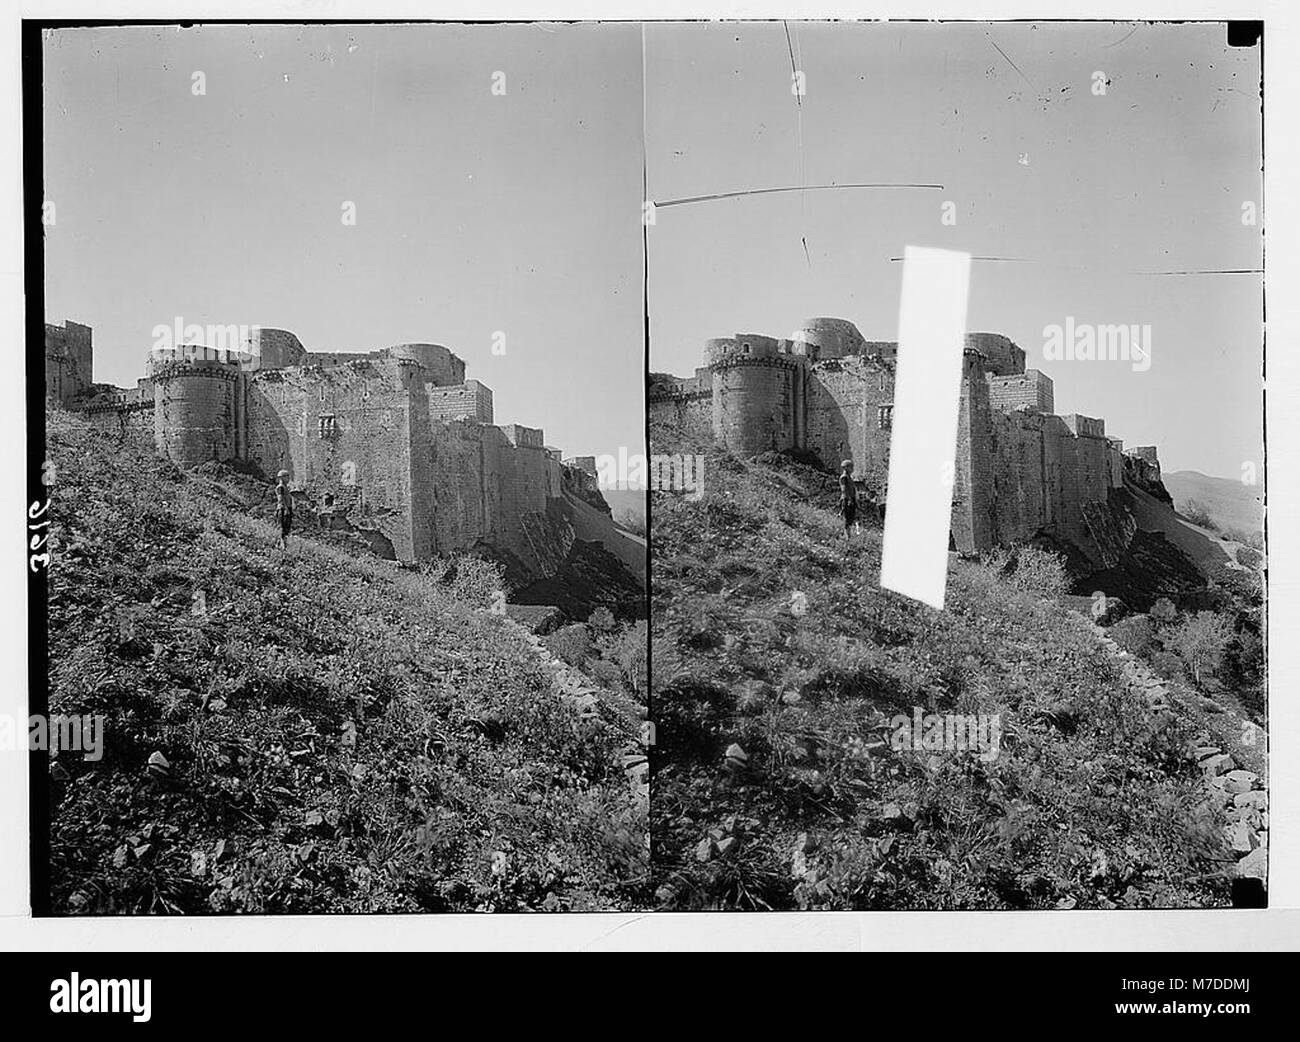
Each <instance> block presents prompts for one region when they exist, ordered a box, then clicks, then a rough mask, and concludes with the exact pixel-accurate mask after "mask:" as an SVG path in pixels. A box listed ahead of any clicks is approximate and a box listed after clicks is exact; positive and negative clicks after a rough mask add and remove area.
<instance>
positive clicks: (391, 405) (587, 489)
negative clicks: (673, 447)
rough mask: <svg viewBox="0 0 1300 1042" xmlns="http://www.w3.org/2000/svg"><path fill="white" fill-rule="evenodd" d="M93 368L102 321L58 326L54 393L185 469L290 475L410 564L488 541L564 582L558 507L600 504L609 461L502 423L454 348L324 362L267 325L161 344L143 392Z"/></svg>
mask: <svg viewBox="0 0 1300 1042" xmlns="http://www.w3.org/2000/svg"><path fill="white" fill-rule="evenodd" d="M226 328H229V329H232V330H233V329H236V328H238V327H226ZM92 367H93V348H92V333H91V329H90V328H89V327H88V326H84V325H80V324H78V323H76V322H65V323H64V324H63V325H62V326H56V325H51V324H48V323H47V324H46V326H45V377H46V395H47V398H49V399H50V400H52V401H57V402H59V403H60V404H62V405H63V406H65V407H66V408H70V409H74V410H76V411H78V412H79V413H81V414H83V415H85V416H86V417H88V418H89V419H90V420H91V422H92V423H94V424H95V425H96V426H98V427H101V428H103V429H105V430H106V431H111V432H119V431H125V430H128V429H133V428H134V429H139V430H142V431H146V432H148V433H149V434H151V435H152V437H153V439H154V443H155V446H156V448H157V451H158V452H159V454H160V455H163V456H165V457H167V458H168V459H171V460H174V461H175V462H176V463H178V464H180V465H182V466H185V467H194V466H198V465H201V464H205V463H209V462H219V463H231V464H235V465H244V466H246V467H247V468H249V469H251V470H252V471H253V472H254V473H255V474H257V475H258V476H260V477H263V478H265V479H267V480H273V479H274V476H275V475H276V474H277V472H279V471H280V470H287V471H288V472H289V474H290V484H291V487H292V488H293V489H294V492H295V495H296V496H297V497H299V498H300V499H304V498H305V500H306V502H307V504H309V505H310V506H311V507H312V508H313V510H320V511H322V512H323V513H324V514H325V515H327V516H328V517H329V518H330V519H331V523H333V522H334V521H337V522H338V525H337V527H353V526H355V527H356V528H357V529H358V530H360V531H362V532H364V533H368V534H378V536H380V537H382V538H381V543H383V544H387V545H385V546H384V548H385V550H387V549H388V546H391V550H392V555H393V556H395V557H397V558H399V559H401V560H407V561H414V560H425V559H428V558H430V557H432V556H434V555H436V554H439V553H444V552H447V551H453V550H468V549H472V548H474V547H476V546H479V545H484V546H487V547H490V548H492V549H493V550H495V551H497V552H499V553H501V554H502V555H504V556H505V557H506V559H507V560H508V561H509V562H511V563H512V564H514V565H517V566H518V568H519V569H520V574H526V575H532V576H537V575H548V574H551V573H552V572H553V571H554V570H555V567H556V565H557V560H556V558H557V556H558V557H562V556H563V553H564V551H565V549H566V547H565V545H563V544H564V543H565V539H564V533H563V532H561V534H560V538H559V539H558V540H557V538H556V527H557V526H556V524H555V511H554V510H553V509H551V508H552V507H553V506H554V505H555V504H556V502H557V501H558V500H559V499H560V498H561V497H562V494H563V492H564V491H565V490H566V488H567V489H569V490H571V491H574V492H576V493H577V494H578V495H579V496H581V497H582V498H585V499H586V500H587V501H588V502H595V501H596V500H598V499H599V496H598V495H596V494H593V492H594V489H595V481H594V478H592V477H591V475H590V470H593V469H594V468H588V467H585V466H583V465H582V463H581V462H576V463H575V462H573V461H570V462H571V463H572V464H573V465H566V464H565V463H564V461H562V459H561V454H560V451H559V450H558V449H554V448H551V447H549V446H547V445H546V444H545V442H544V438H543V434H542V431H541V430H539V429H536V428H531V427H523V426H520V425H518V424H510V425H506V426H498V425H497V424H496V423H495V422H494V419H493V414H492V392H491V390H489V389H488V388H487V387H485V386H484V385H483V384H481V383H479V382H478V381H477V380H467V379H466V378H465V363H464V362H463V361H462V360H461V359H460V358H458V357H457V356H456V355H454V354H453V353H452V352H451V351H450V350H448V349H447V348H446V347H443V346H441V345H439V344H424V343H420V344H400V345H397V346H393V347H387V348H383V349H381V350H375V351H361V352H330V353H318V352H311V351H308V350H307V349H306V348H305V347H303V345H302V344H301V343H300V342H299V340H298V338H297V337H296V336H294V334H293V333H290V332H287V331H285V330H282V329H270V328H261V327H256V326H254V327H250V328H249V329H248V331H247V332H245V333H244V334H243V335H242V340H241V341H240V342H239V343H238V345H237V346H232V347H231V348H230V349H225V348H221V349H212V348H209V347H203V346H198V345H183V346H181V347H177V348H167V349H155V350H154V351H152V352H151V353H150V359H149V365H148V368H147V375H146V376H145V377H143V378H142V379H140V380H138V381H137V386H136V387H134V388H129V389H123V388H118V387H113V386H111V385H105V384H95V383H93V382H92V380H91V376H92ZM599 505H601V506H603V500H602V501H600V504H599ZM603 509H604V510H605V511H606V512H608V507H607V506H605V507H603ZM560 527H561V528H563V525H562V524H561V525H560ZM568 535H569V537H570V539H571V536H572V531H571V529H570V530H569V532H568Z"/></svg>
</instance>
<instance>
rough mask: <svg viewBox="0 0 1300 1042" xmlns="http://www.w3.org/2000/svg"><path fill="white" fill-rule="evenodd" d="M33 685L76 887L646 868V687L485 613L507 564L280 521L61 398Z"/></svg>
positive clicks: (182, 893) (340, 898)
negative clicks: (580, 666) (44, 678)
mask: <svg viewBox="0 0 1300 1042" xmlns="http://www.w3.org/2000/svg"><path fill="white" fill-rule="evenodd" d="M47 429H48V440H49V457H50V460H51V462H52V463H53V464H54V467H55V470H54V476H55V482H54V485H53V487H52V489H51V492H52V499H53V506H52V509H51V511H50V516H51V518H52V520H53V529H52V541H51V547H52V550H53V554H54V556H53V563H52V567H51V570H50V583H51V596H50V656H51V661H50V676H49V680H50V689H51V697H50V708H51V711H52V712H56V713H70V714H72V713H75V714H84V713H94V714H103V715H104V717H105V718H106V723H105V751H104V756H103V759H102V760H100V761H98V762H91V761H86V760H83V759H82V758H81V757H79V756H68V755H67V754H64V755H63V756H61V757H59V758H58V760H57V762H56V763H54V764H52V769H51V788H50V807H51V818H52V827H51V834H50V845H51V863H50V875H51V881H52V890H53V892H52V895H51V901H52V907H53V909H54V910H55V911H56V912H65V913H108V914H121V913H177V914H180V913H187V914H194V913H204V912H222V913H229V912H384V911H400V912H421V911H471V910H499V911H522V910H561V909H574V910H592V909H616V908H631V907H636V906H639V905H642V904H644V902H645V900H646V897H647V892H646V891H645V889H644V888H645V880H646V873H647V865H646V850H647V840H646V814H647V793H646V789H645V784H644V777H643V775H642V774H640V773H638V772H637V771H636V769H635V767H636V764H637V762H638V758H639V757H640V758H642V759H643V757H642V755H641V754H642V751H643V746H642V744H641V743H642V735H641V720H640V716H641V714H642V706H641V702H642V701H643V698H644V696H643V695H641V694H638V692H640V691H643V690H644V689H643V686H642V685H641V684H640V682H639V681H638V678H637V677H635V676H627V677H622V676H619V675H617V671H616V670H607V671H606V672H605V673H604V674H603V675H602V677H603V679H602V681H601V682H600V683H599V684H598V683H596V682H594V681H593V680H592V679H591V677H589V676H587V675H585V674H582V673H579V672H578V671H576V670H574V669H572V668H571V667H570V666H568V665H566V664H565V663H563V662H561V661H560V660H559V659H557V658H556V657H555V656H554V655H552V654H550V653H549V652H548V651H547V650H546V648H545V647H544V646H542V645H541V644H539V642H538V640H537V638H535V637H534V636H533V635H532V634H531V633H530V632H528V630H526V629H525V628H524V627H522V626H520V625H519V624H518V623H516V622H514V621H512V620H511V619H510V618H509V617H507V616H506V615H504V614H496V613H494V611H493V605H494V604H495V603H496V598H495V597H494V594H495V592H496V590H497V589H498V588H499V587H500V582H501V577H500V574H499V572H498V571H497V570H496V569H495V568H493V567H491V566H490V565H489V564H486V563H484V562H478V561H475V560H474V559H472V558H468V559H464V560H463V561H461V562H458V567H456V568H454V569H444V570H442V571H441V572H430V573H420V572H415V571H406V570H400V569H398V568H396V567H395V566H394V565H393V564H392V563H390V562H385V561H383V560H380V559H378V558H376V557H374V556H373V555H369V554H368V553H366V554H364V555H363V556H359V555H358V552H357V550H358V549H359V548H357V547H353V546H351V545H349V544H348V543H347V538H348V537H347V535H346V534H344V535H343V536H341V537H339V538H341V539H343V540H344V541H343V542H338V541H337V540H336V541H335V543H334V544H330V543H326V542H323V541H321V540H323V539H325V538H333V537H334V535H336V534H330V533H325V534H321V535H320V538H319V539H318V538H316V535H317V534H316V533H313V536H312V537H311V538H302V537H294V538H293V539H292V545H291V547H290V550H289V552H287V553H286V552H282V551H280V550H279V549H277V547H276V545H275V543H276V535H277V532H276V531H275V530H274V529H273V528H272V526H271V525H270V524H268V523H267V522H266V521H264V520H262V519H261V518H259V517H257V516H253V515H254V514H255V513H256V511H255V510H254V511H253V513H252V514H250V511H249V509H246V508H245V507H244V506H242V505H241V504H243V503H244V500H243V499H241V498H240V497H238V496H235V497H234V498H232V495H231V493H230V490H229V489H228V488H226V487H225V486H224V485H223V484H222V482H220V481H215V480H212V479H211V478H207V477H204V476H203V475H186V474H183V473H182V472H181V471H180V470H178V469H177V468H176V467H175V466H173V465H171V464H169V463H167V462H165V461H162V460H159V459H157V458H156V457H155V456H154V454H153V451H152V446H151V445H149V444H148V443H146V442H136V441H132V440H128V441H126V442H125V443H118V442H117V441H116V439H111V438H105V437H104V436H102V435H100V434H97V433H96V432H94V431H92V430H90V429H89V428H87V427H86V426H84V425H83V424H82V422H81V421H80V420H79V419H77V418H75V417H73V416H69V415H67V414H65V413H63V412H61V411H59V410H53V411H51V412H50V413H49V414H48V416H47Z"/></svg>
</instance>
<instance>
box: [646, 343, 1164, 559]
mask: <svg viewBox="0 0 1300 1042" xmlns="http://www.w3.org/2000/svg"><path fill="white" fill-rule="evenodd" d="M897 357H898V345H897V343H895V342H893V341H885V340H866V339H865V338H864V337H863V336H862V335H861V333H859V332H858V330H857V327H856V326H854V325H853V323H851V322H848V321H847V320H844V319H833V318H815V319H809V320H808V321H807V322H805V323H804V324H803V325H802V326H801V328H800V329H799V331H798V332H797V333H796V334H795V336H794V337H793V338H791V339H789V340H782V339H779V338H776V337H769V336H762V335H760V334H755V333H738V334H736V335H735V336H732V337H723V338H716V339H712V340H707V341H705V346H704V360H705V366H704V367H703V368H701V369H697V370H696V375H695V376H694V377H691V378H684V377H677V376H673V375H671V374H667V373H656V374H653V375H652V376H651V379H650V384H649V388H648V394H647V401H648V405H649V409H650V414H651V417H652V418H653V419H659V420H663V421H667V422H670V423H672V424H674V425H676V426H678V427H681V428H684V429H686V430H687V431H689V432H691V433H692V434H694V435H695V436H697V437H699V438H705V439H711V440H712V441H713V442H714V443H715V444H717V445H719V446H721V447H723V448H725V449H727V450H729V451H731V452H735V453H737V454H739V455H757V454H758V453H761V452H766V451H772V450H775V451H787V450H793V449H799V450H804V451H810V452H812V453H814V454H816V455H817V456H818V457H819V458H820V459H821V460H822V461H823V463H824V464H825V465H827V466H828V467H829V466H833V465H834V464H835V463H836V462H837V461H839V460H841V459H852V460H853V462H854V465H855V473H856V475H857V477H858V479H859V480H860V481H861V482H862V483H863V484H864V485H865V486H866V488H867V489H868V490H870V491H871V492H873V493H874V494H875V495H877V496H879V497H881V498H885V497H886V496H887V492H888V488H887V485H888V474H889V443H890V437H891V432H892V429H893V410H894V377H895V363H896V360H897ZM1053 404H1054V387H1053V384H1052V381H1051V379H1050V378H1049V377H1048V376H1047V375H1046V374H1045V373H1042V372H1041V371H1039V370H1037V369H1028V370H1027V369H1026V368H1025V352H1024V351H1023V350H1022V349H1021V348H1020V347H1019V346H1018V345H1017V344H1015V343H1014V342H1013V341H1012V340H1011V339H1010V338H1009V337H1006V336H1004V335H1003V334H1001V333H988V332H980V333H969V334H967V335H966V343H965V348H964V351H963V377H962V392H961V405H960V414H959V424H958V440H957V451H956V474H955V476H954V483H953V524H952V532H953V539H954V543H955V544H956V546H957V547H958V548H959V549H962V550H982V549H987V548H989V547H992V546H996V545H1005V544H1009V543H1013V542H1016V541H1019V540H1024V539H1028V538H1031V537H1032V536H1033V535H1035V534H1036V533H1039V532H1043V533H1045V534H1049V535H1054V536H1058V537H1060V538H1063V539H1066V540H1069V541H1071V542H1073V543H1075V544H1076V545H1079V546H1081V547H1085V548H1087V547H1088V546H1090V545H1093V544H1095V543H1096V542H1097V540H1092V539H1090V535H1091V530H1090V525H1091V524H1092V520H1090V518H1092V519H1093V520H1095V519H1096V518H1097V517H1098V516H1099V514H1098V512H1097V510H1096V509H1095V508H1096V507H1097V506H1098V505H1101V504H1105V503H1106V502H1107V500H1108V496H1109V492H1110V490H1111V489H1112V488H1118V487H1120V486H1121V485H1123V482H1124V466H1123V459H1122V451H1123V443H1122V442H1121V441H1119V440H1118V439H1114V438H1110V437H1108V436H1107V434H1106V424H1105V421H1104V420H1102V419H1098V418H1094V417H1089V416H1082V415H1078V414H1071V415H1069V416H1057V415H1055V414H1054V413H1053ZM1146 451H1147V450H1145V449H1142V450H1130V455H1131V456H1132V457H1133V459H1134V460H1135V461H1140V465H1141V467H1142V468H1144V470H1145V471H1147V472H1151V471H1155V472H1156V473H1157V474H1158V463H1153V462H1152V461H1153V460H1154V452H1155V450H1154V449H1151V450H1150V458H1149V459H1148V457H1147V456H1146V455H1145V453H1146Z"/></svg>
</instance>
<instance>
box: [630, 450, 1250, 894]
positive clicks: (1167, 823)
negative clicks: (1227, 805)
mask: <svg viewBox="0 0 1300 1042" xmlns="http://www.w3.org/2000/svg"><path fill="white" fill-rule="evenodd" d="M680 449H681V446H679V445H677V444H676V443H675V442H674V441H673V438H672V436H671V435H670V436H669V437H668V438H666V439H662V442H661V444H659V445H657V446H656V451H669V452H671V451H680ZM706 474H707V485H706V487H707V489H708V491H707V494H706V495H705V496H704V497H703V498H702V499H700V500H699V501H698V502H692V501H690V500H688V499H684V498H674V497H673V496H671V495H656V497H655V501H654V505H653V511H652V524H653V532H652V545H653V547H654V559H653V562H652V565H653V567H652V579H653V587H652V619H653V659H652V671H653V688H652V690H653V696H652V703H651V704H652V706H653V710H654V717H655V720H656V742H657V744H656V746H655V747H654V749H653V750H652V764H653V768H654V774H653V782H652V791H653V798H652V812H651V813H652V824H651V833H652V836H653V844H654V846H653V851H652V858H651V861H652V866H653V873H654V883H655V885H656V888H657V890H656V898H657V902H658V904H659V905H660V906H661V907H666V908H675V909H687V908H738V909H743V908H764V907H772V908H794V907H812V908H905V907H910V908H1044V907H1045V908H1051V907H1057V906H1060V907H1112V906H1116V905H1118V906H1126V907H1153V906H1155V907H1178V906H1211V905H1223V904H1226V903H1228V889H1227V885H1226V883H1225V882H1224V881H1223V880H1222V878H1221V877H1219V876H1217V874H1216V873H1217V871H1218V870H1219V869H1220V868H1221V867H1222V864H1223V863H1222V862H1221V861H1219V860H1217V859H1219V858H1223V857H1225V856H1226V855H1225V854H1224V851H1223V846H1222V842H1223V841H1222V839H1221V825H1222V823H1221V822H1220V821H1219V820H1218V819H1217V816H1216V814H1217V812H1215V811H1214V810H1213V809H1212V808H1211V807H1210V806H1209V805H1208V803H1207V802H1206V801H1205V798H1204V794H1203V790H1202V788H1201V784H1200V776H1199V772H1198V770H1197V768H1196V764H1195V761H1194V759H1192V758H1191V748H1190V744H1189V739H1190V737H1191V728H1190V725H1189V724H1188V723H1185V722H1180V721H1179V720H1177V719H1175V718H1174V717H1173V716H1171V715H1170V714H1167V713H1166V714H1161V715H1159V716H1157V717H1155V718H1152V717H1151V715H1150V714H1149V712H1148V710H1147V709H1146V707H1145V705H1144V704H1143V702H1142V701H1141V699H1140V698H1139V696H1138V695H1137V694H1136V693H1134V692H1133V691H1131V690H1130V689H1129V688H1128V687H1126V686H1125V685H1123V684H1122V683H1121V680H1120V673H1119V669H1118V665H1117V663H1116V661H1115V660H1114V659H1113V657H1111V655H1110V654H1109V653H1108V652H1106V651H1105V650H1104V649H1103V648H1101V647H1100V646H1099V644H1098V642H1097V640H1096V637H1095V635H1094V634H1093V633H1092V632H1091V631H1090V629H1089V628H1088V626H1087V624H1086V622H1085V621H1084V620H1083V619H1081V618H1080V617H1079V616H1078V615H1076V614H1074V613H1072V612H1070V611H1068V610H1067V609H1065V608H1064V607H1063V606H1061V605H1060V604H1058V603H1056V602H1054V601H1051V600H1048V599H1045V598H1042V597H1040V596H1037V595H1036V594H1035V593H1034V592H1033V590H1032V589H1029V590H1026V589H1020V588H1017V586H1016V584H1015V583H1014V582H1013V581H1012V580H1011V579H1009V578H1008V577H1006V576H1003V575H1001V574H997V573H995V572H994V571H993V570H992V569H990V568H988V567H985V566H983V565H980V564H977V563H972V562H958V561H956V560H955V559H954V560H953V563H952V565H951V566H950V573H949V588H948V603H947V608H946V610H944V611H942V612H937V611H933V610H931V609H929V608H926V607H924V606H920V605H917V604H915V603H914V602H911V601H909V600H908V599H906V598H903V597H900V596H897V595H894V594H890V593H885V592H883V591H881V590H880V589H879V586H878V574H879V564H880V533H879V532H878V531H876V532H870V533H868V534H867V536H866V538H865V540H864V541H863V542H862V543H860V544H859V545H858V546H856V547H855V548H854V549H852V550H851V551H846V550H845V548H844V546H843V543H842V538H843V537H842V525H841V524H840V522H839V521H838V518H837V517H836V516H835V514H834V513H833V506H834V503H835V489H834V479H833V478H830V477H828V476H826V475H823V474H820V473H817V472H814V471H811V470H808V469H806V468H802V467H799V466H798V465H795V464H792V463H789V462H783V461H779V460H772V459H769V460H768V461H767V462H766V463H762V462H753V461H749V462H742V461H738V460H735V459H733V458H730V457H716V456H714V457H711V458H710V460H709V465H708V469H707V471H706ZM1022 585H1023V583H1022ZM796 592H800V593H802V594H803V595H804V597H805V598H806V603H807V611H806V613H805V614H796V613H795V612H794V611H792V610H791V603H792V595H793V594H795V593H796ZM913 706H921V707H922V708H923V709H924V710H926V711H930V710H934V711H938V712H948V711H958V712H963V713H980V712H984V713H990V712H997V713H1000V714H1001V715H1002V742H1001V753H1000V756H999V757H998V758H997V759H996V760H994V761H993V762H991V763H982V762H981V761H979V760H978V759H975V758H973V757H971V756H969V755H966V756H962V755H956V756H942V757H935V758H933V759H931V758H930V757H929V755H928V754H923V755H921V756H917V755H915V754H912V753H895V752H893V751H892V750H891V749H890V746H889V738H890V736H891V734H892V729H891V728H890V726H889V720H890V718H891V717H892V716H894V714H896V713H903V714H910V713H911V711H912V707H913ZM731 743H737V744H739V745H740V746H741V747H742V748H743V749H744V751H745V752H746V754H747V755H748V767H747V769H745V770H743V771H740V772H737V771H735V770H734V769H731V768H729V767H728V766H727V765H726V763H725V760H724V754H725V750H727V748H728V747H729V746H730V744H731Z"/></svg>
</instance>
